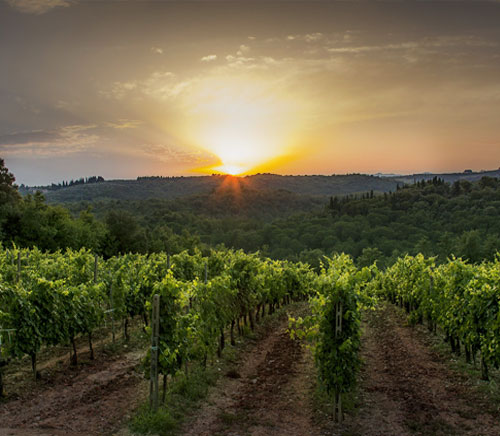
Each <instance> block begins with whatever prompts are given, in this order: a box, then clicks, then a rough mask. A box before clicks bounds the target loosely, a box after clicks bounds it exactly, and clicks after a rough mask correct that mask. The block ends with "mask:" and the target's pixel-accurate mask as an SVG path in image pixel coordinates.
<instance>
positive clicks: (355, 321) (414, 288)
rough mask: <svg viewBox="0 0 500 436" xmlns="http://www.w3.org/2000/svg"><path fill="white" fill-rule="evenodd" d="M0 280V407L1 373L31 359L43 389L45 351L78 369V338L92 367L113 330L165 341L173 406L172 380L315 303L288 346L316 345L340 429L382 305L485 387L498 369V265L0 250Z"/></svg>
mask: <svg viewBox="0 0 500 436" xmlns="http://www.w3.org/2000/svg"><path fill="white" fill-rule="evenodd" d="M0 271H1V276H0V347H1V348H0V395H3V389H4V385H5V384H6V383H8V380H5V379H4V377H3V375H2V372H3V370H4V369H5V367H6V366H7V365H9V364H11V363H12V362H14V361H16V360H19V359H21V358H23V357H25V356H28V357H29V359H30V360H31V366H32V371H33V377H34V378H35V380H36V378H37V376H38V371H37V356H38V355H39V353H40V352H41V350H42V349H43V350H50V348H51V347H54V346H58V345H63V346H67V347H69V348H70V350H71V351H70V363H71V364H72V365H77V364H78V355H77V353H78V350H77V346H76V340H77V339H78V338H80V340H81V338H82V337H84V338H85V340H86V341H87V342H88V347H89V353H90V357H91V359H93V358H94V349H93V348H94V347H93V338H94V336H95V334H96V333H97V332H99V331H100V330H101V329H102V328H103V326H104V325H107V326H111V334H112V339H113V341H114V339H115V336H116V334H117V329H118V328H121V329H123V335H124V337H125V338H127V337H128V336H129V329H130V325H131V322H132V320H134V322H135V323H137V322H140V323H142V325H143V328H144V329H145V330H146V331H148V332H149V333H153V338H155V337H156V342H153V344H152V347H151V349H150V350H149V351H148V353H147V355H146V357H145V362H144V363H145V365H144V367H145V368H147V370H146V372H148V371H149V368H154V369H155V371H157V372H158V373H159V374H160V375H162V376H163V390H162V392H163V398H162V401H164V400H165V398H164V396H165V392H166V386H167V380H168V377H169V376H174V375H175V374H177V373H179V372H185V373H187V372H188V371H189V366H190V364H191V363H192V362H197V363H198V364H200V365H201V366H206V365H207V362H209V361H211V360H212V359H213V358H214V357H217V356H220V355H221V354H222V352H223V350H224V348H225V347H226V346H227V345H226V344H228V343H229V344H231V346H234V345H235V336H236V334H241V333H242V331H243V330H244V329H245V328H249V329H251V330H253V329H254V328H255V326H256V325H257V324H258V323H259V322H260V320H261V319H262V318H264V317H266V316H267V315H269V314H273V312H275V311H276V310H277V309H278V308H279V307H280V306H284V305H287V304H289V303H291V302H293V301H308V302H309V307H310V315H306V316H304V317H297V318H292V317H291V318H290V319H289V332H290V333H289V334H290V335H291V337H292V338H299V339H302V340H304V341H307V342H309V343H310V345H311V348H312V352H313V356H314V360H315V364H316V367H317V373H318V375H319V377H320V379H321V384H322V385H323V386H324V388H325V390H326V391H327V392H328V393H329V395H330V396H331V398H332V402H333V415H334V418H335V419H336V420H337V421H342V420H343V416H344V413H343V408H342V396H343V394H345V393H347V392H349V391H351V390H352V388H353V387H354V385H355V384H356V380H357V374H358V372H359V370H360V368H361V365H362V360H361V358H360V355H359V350H360V346H361V321H362V316H363V313H367V312H371V311H372V310H373V309H374V308H375V307H376V306H377V305H378V301H379V300H381V299H386V300H388V301H390V302H392V303H394V304H395V305H398V306H401V307H403V308H404V309H405V310H406V311H407V312H408V314H409V320H410V321H411V322H412V323H426V324H427V326H428V328H429V330H430V331H433V332H437V333H443V334H444V339H445V340H446V341H447V342H449V344H450V346H451V349H452V351H453V352H454V353H457V354H460V353H461V352H462V351H463V353H465V356H466V359H467V361H468V362H471V363H475V362H476V361H480V364H481V369H482V375H483V378H484V379H488V377H489V369H490V368H491V367H496V368H498V366H499V363H500V338H499V334H500V311H499V305H500V290H499V283H500V260H499V259H498V258H497V259H496V260H495V261H494V262H484V263H482V264H481V265H472V264H469V263H467V262H465V261H463V260H461V259H450V260H449V261H448V262H447V263H445V264H442V265H436V263H435V259H433V258H424V257H423V256H422V255H418V256H416V257H411V256H405V257H404V258H400V259H398V261H397V262H396V263H395V264H394V265H392V266H391V267H390V268H388V269H386V270H385V271H382V270H379V269H378V268H377V267H376V265H372V266H371V267H365V268H362V269H359V268H357V267H356V266H355V265H354V263H353V261H352V259H351V258H350V257H349V256H347V255H337V256H334V257H333V258H325V260H324V262H323V264H322V268H321V270H320V271H319V272H316V271H313V270H312V269H311V268H310V267H309V266H307V265H305V264H301V263H293V262H288V261H275V260H270V259H262V258H261V257H260V256H259V255H258V254H246V253H244V252H242V251H232V250H226V251H211V252H210V254H209V255H208V256H203V255H202V254H201V253H199V252H196V253H195V254H188V253H187V252H183V253H180V254H177V255H174V256H169V255H167V254H151V255H138V254H127V255H122V256H118V257H112V258H109V259H103V258H100V257H98V256H95V255H94V254H93V253H91V252H90V251H87V250H80V251H72V250H67V251H65V252H56V253H43V252H41V251H39V250H37V249H30V250H28V249H17V248H14V249H1V250H0ZM155 301H157V304H158V305H157V309H156V310H157V312H156V317H157V319H158V328H157V331H156V332H155V329H154V328H152V326H151V323H152V319H151V313H152V312H153V313H154V311H153V308H154V305H155ZM151 363H154V364H153V365H151ZM146 375H148V376H150V374H146ZM155 401H156V402H157V401H158V399H157V398H156V400H155ZM152 405H153V406H154V408H156V407H157V404H154V403H152Z"/></svg>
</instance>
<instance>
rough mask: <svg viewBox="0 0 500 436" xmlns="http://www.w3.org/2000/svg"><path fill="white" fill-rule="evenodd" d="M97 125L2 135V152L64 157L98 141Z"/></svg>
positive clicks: (0, 146)
mask: <svg viewBox="0 0 500 436" xmlns="http://www.w3.org/2000/svg"><path fill="white" fill-rule="evenodd" d="M97 127H98V126H97V125H96V124H88V125H78V124H75V125H69V126H64V127H60V128H58V129H54V130H33V131H27V132H15V133H11V134H6V135H0V151H1V152H2V154H4V155H6V156H11V155H26V154H30V155H37V156H49V155H64V154H70V153H76V152H80V151H83V150H86V149H88V148H89V147H91V146H93V145H94V144H95V143H96V142H97V141H98V140H99V138H100V137H99V135H98V134H97V133H96V132H95V131H94V129H96V128H97Z"/></svg>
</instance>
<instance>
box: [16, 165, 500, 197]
mask: <svg viewBox="0 0 500 436" xmlns="http://www.w3.org/2000/svg"><path fill="white" fill-rule="evenodd" d="M484 176H488V177H498V178H500V170H495V171H484V172H478V173H475V172H463V173H452V174H430V173H424V174H413V175H407V176H401V175H395V176H388V175H384V176H383V177H380V176H374V175H365V174H347V175H331V176H320V175H312V176H280V175H276V174H256V175H252V176H246V177H239V178H235V177H231V176H220V175H213V176H193V177H139V178H138V179H137V180H109V181H102V182H100V183H86V184H76V185H73V186H67V187H63V188H59V189H51V187H50V186H46V187H43V186H42V187H24V188H22V189H21V190H20V191H21V193H22V194H26V193H29V192H35V191H36V190H40V191H42V192H43V193H44V194H45V196H46V198H47V201H49V202H51V203H75V202H80V201H86V202H95V201H100V200H122V201H127V200H149V199H175V198H179V197H190V196H196V195H204V194H205V195H206V194H212V193H214V192H217V191H218V190H221V189H224V188H225V187H227V186H228V185H233V186H236V187H238V186H239V187H242V188H247V189H251V190H255V191H288V192H290V193H293V194H298V195H303V196H314V197H327V196H328V197H329V196H344V195H348V194H355V193H364V192H368V191H374V192H389V191H395V190H396V188H397V186H398V184H399V185H401V184H403V183H406V184H413V183H414V182H416V181H421V180H431V179H433V178H434V177H438V178H441V179H444V180H445V181H446V182H449V183H453V182H454V181H456V180H459V179H465V180H469V181H476V180H479V179H480V178H481V177H484Z"/></svg>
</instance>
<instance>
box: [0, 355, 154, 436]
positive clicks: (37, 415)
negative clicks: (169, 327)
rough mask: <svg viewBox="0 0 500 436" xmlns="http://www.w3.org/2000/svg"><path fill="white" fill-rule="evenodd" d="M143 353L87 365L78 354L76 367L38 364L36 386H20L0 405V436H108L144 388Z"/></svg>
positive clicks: (103, 358) (100, 359)
mask: <svg viewBox="0 0 500 436" xmlns="http://www.w3.org/2000/svg"><path fill="white" fill-rule="evenodd" d="M143 354H144V353H142V352H138V351H133V352H125V353H118V354H98V355H97V358H96V360H94V361H89V360H88V356H85V354H84V353H82V356H83V359H82V361H84V363H83V364H79V365H78V366H77V367H70V366H69V364H68V363H67V362H66V359H64V361H60V362H57V363H58V364H54V365H55V367H53V368H49V367H48V366H47V365H44V367H45V368H46V369H47V370H46V371H44V372H42V379H41V380H39V381H38V382H37V383H36V385H33V383H25V384H21V388H24V389H23V390H21V391H19V390H18V391H17V392H16V394H15V396H14V395H12V396H13V397H14V398H12V399H11V400H10V401H8V402H6V403H4V404H1V403H0V436H7V435H12V436H14V435H16V436H20V435H25V436H32V435H33V436H35V435H36V436H49V435H67V436H83V435H87V436H88V435H103V434H109V433H110V432H111V431H112V430H114V429H116V428H119V427H120V426H122V425H123V422H124V421H125V420H126V419H127V417H128V414H129V413H130V412H131V410H133V409H134V408H135V407H137V406H138V405H139V403H140V402H141V401H142V400H143V399H144V398H145V395H146V387H147V384H146V383H145V380H144V378H143V376H142V375H141V374H140V373H139V371H138V366H139V363H140V360H141V357H142V355H143ZM26 376H27V377H30V376H31V374H30V373H29V372H28V373H26ZM16 388H18V389H19V386H14V388H13V389H16Z"/></svg>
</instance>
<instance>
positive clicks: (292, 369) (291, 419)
mask: <svg viewBox="0 0 500 436" xmlns="http://www.w3.org/2000/svg"><path fill="white" fill-rule="evenodd" d="M286 327H287V323H286V320H283V321H282V322H281V323H280V324H279V325H278V326H276V327H274V328H272V329H270V330H269V331H267V334H266V335H265V337H264V338H262V339H261V340H259V341H257V342H256V343H255V344H254V346H252V347H249V349H248V351H247V352H245V353H244V355H242V356H241V362H240V364H239V365H238V366H237V370H231V371H229V372H228V373H227V374H226V376H225V377H224V378H223V379H222V380H221V381H220V383H218V385H217V386H216V388H215V389H214V390H213V391H212V392H211V393H210V395H209V398H208V400H207V401H206V403H205V405H204V406H203V407H201V409H200V410H199V412H198V413H197V414H196V416H194V417H192V419H190V420H188V422H187V423H186V424H185V425H184V428H183V430H182V431H181V434H182V435H184V436H209V435H213V436H215V435H217V436H222V435H226V436H236V435H238V436H264V435H266V436H274V435H276V436H278V435H280V436H292V435H293V436H295V435H304V436H305V435H310V436H315V435H319V434H320V430H319V428H317V427H316V426H315V425H314V423H313V416H314V413H313V409H312V404H311V401H310V399H311V389H312V388H313V385H314V375H313V368H312V362H311V359H310V356H309V353H308V352H307V350H305V349H304V348H302V347H301V345H300V344H299V343H298V342H296V341H293V340H291V339H290V335H289V333H288V332H287V331H286Z"/></svg>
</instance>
